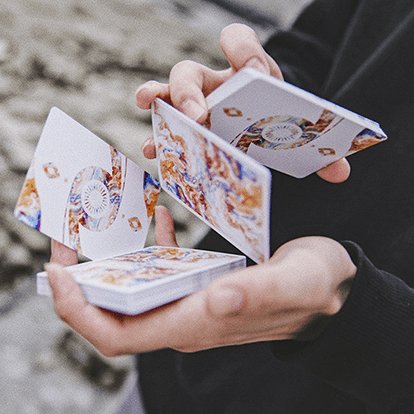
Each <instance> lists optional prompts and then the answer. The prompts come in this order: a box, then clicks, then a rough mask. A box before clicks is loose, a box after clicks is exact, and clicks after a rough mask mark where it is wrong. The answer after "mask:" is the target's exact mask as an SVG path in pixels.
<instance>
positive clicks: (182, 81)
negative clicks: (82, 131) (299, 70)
mask: <svg viewBox="0 0 414 414" xmlns="http://www.w3.org/2000/svg"><path fill="white" fill-rule="evenodd" d="M220 44H221V48H222V50H223V52H224V54H225V56H226V58H227V60H228V62H229V64H230V67H229V68H228V69H225V70H221V71H216V70H212V69H210V68H208V67H206V66H204V65H201V64H199V63H196V62H193V61H190V60H185V61H182V62H179V63H177V64H176V65H175V66H174V67H173V68H172V69H171V73H170V79H169V83H168V84H165V83H159V82H156V81H149V82H146V83H144V84H143V85H141V86H140V87H139V88H138V90H137V92H136V103H137V106H138V107H139V108H141V109H149V108H150V107H151V104H152V102H153V101H154V100H155V99H156V98H161V99H162V100H164V101H166V102H169V103H171V104H172V105H173V106H174V107H176V108H177V109H179V110H180V111H182V112H183V113H185V114H186V115H188V116H189V117H190V118H192V119H194V120H196V121H197V122H200V123H203V122H204V121H205V120H206V118H207V114H208V111H207V103H206V99H205V96H207V95H208V94H210V93H211V92H212V91H213V90H214V89H216V88H217V87H218V86H220V85H221V84H222V83H223V82H225V81H226V80H227V79H229V78H230V77H231V76H232V75H234V73H236V72H237V71H238V70H240V69H242V68H246V67H250V68H254V69H256V70H259V71H260V72H263V73H265V74H267V75H271V76H274V77H276V78H278V79H283V75H282V72H281V70H280V68H279V66H278V65H277V63H276V62H275V61H274V60H273V59H272V58H271V57H270V56H269V55H268V54H267V53H266V52H265V50H264V49H263V47H262V45H261V44H260V41H259V39H258V37H257V35H256V33H255V32H254V30H253V29H251V28H250V27H248V26H245V25H243V24H237V23H236V24H231V25H229V26H227V27H225V28H224V29H223V31H222V33H221V38H220ZM143 153H144V155H145V156H146V157H147V158H155V156H156V154H155V146H154V141H153V139H152V138H149V139H148V140H147V141H146V142H145V143H144V145H143ZM317 174H318V175H319V177H321V178H322V179H324V180H325V181H328V182H331V183H340V182H343V181H345V180H346V179H347V178H348V177H349V174H350V166H349V163H348V161H347V160H346V159H345V158H342V159H340V160H338V161H336V162H334V163H332V164H330V165H328V166H327V167H325V168H322V169H321V170H319V171H318V172H317Z"/></svg>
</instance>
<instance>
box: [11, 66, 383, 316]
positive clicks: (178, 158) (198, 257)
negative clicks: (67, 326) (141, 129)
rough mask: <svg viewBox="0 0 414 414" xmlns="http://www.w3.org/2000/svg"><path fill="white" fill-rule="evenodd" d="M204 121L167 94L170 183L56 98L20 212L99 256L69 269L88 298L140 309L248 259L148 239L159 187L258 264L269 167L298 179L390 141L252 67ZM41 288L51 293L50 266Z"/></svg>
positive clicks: (157, 108) (217, 98)
mask: <svg viewBox="0 0 414 414" xmlns="http://www.w3.org/2000/svg"><path fill="white" fill-rule="evenodd" d="M207 101H208V104H209V117H208V121H207V123H206V124H205V125H204V126H202V125H199V124H197V123H196V122H194V121H193V120H191V119H189V118H188V117H186V116H185V115H183V114H182V113H180V112H178V111H177V110H176V109H174V108H173V107H171V106H170V105H168V104H166V103H165V102H163V101H161V100H159V99H157V100H156V101H155V102H154V104H153V107H152V120H153V132H154V139H155V143H156V147H157V162H158V169H159V178H160V183H159V182H158V181H157V180H156V179H155V178H153V177H151V175H149V174H148V173H147V172H145V171H144V170H142V169H141V168H140V167H139V166H138V165H136V164H135V163H133V162H132V161H131V160H129V159H127V158H126V157H125V156H124V155H122V154H121V153H120V152H119V151H117V150H116V149H115V148H112V147H111V146H109V145H108V144H106V143H105V142H103V141H102V140H101V139H99V138H98V137H97V136H95V135H94V134H92V133H91V132H89V131H88V130H87V129H85V128H84V127H82V126H81V125H80V124H78V123H77V122H76V121H74V120H73V119H71V118H70V117H69V116H67V115H66V114H64V113H63V112H62V111H60V110H58V109H57V108H53V109H52V110H51V112H50V114H49V117H48V119H47V122H46V125H45V127H44V130H43V132H42V136H41V138H40V141H39V144H38V146H37V149H36V153H35V156H34V159H33V162H32V165H31V167H30V169H29V172H28V174H27V177H26V181H25V183H24V186H23V189H22V192H21V195H20V197H19V200H18V203H17V206H16V210H15V215H16V217H17V218H18V219H19V220H21V221H23V222H25V223H26V224H28V225H29V226H31V227H33V228H35V229H37V230H39V231H41V232H43V233H45V234H47V235H48V236H49V237H51V238H53V239H55V240H57V241H60V242H61V243H63V244H65V245H66V246H68V247H70V248H72V249H75V250H77V251H78V252H81V253H82V254H84V255H85V256H87V257H89V258H91V259H93V260H97V259H106V260H99V261H92V262H89V263H86V264H81V265H77V266H72V267H69V268H68V270H69V271H70V272H71V273H72V274H73V275H74V276H75V278H76V280H77V281H78V282H79V283H80V285H81V287H82V289H83V291H84V293H85V295H86V297H87V299H88V300H89V301H90V302H91V303H94V304H97V305H99V306H102V307H104V308H107V309H110V310H114V311H117V312H122V313H127V314H135V313H140V312H144V311H146V310H148V309H151V308H154V307H156V306H160V305H162V304H164V303H167V302H169V301H172V300H176V299H178V298H180V297H182V296H184V295H187V294H189V293H191V292H194V291H196V290H198V289H201V288H203V287H205V286H206V285H207V283H209V282H210V281H211V280H212V279H213V278H216V277H218V276H220V275H222V274H224V273H225V272H227V271H230V270H234V269H237V268H242V267H244V266H245V258H244V257H243V256H235V255H226V254H222V253H215V252H205V251H197V250H189V249H180V248H162V247H150V248H147V249H143V247H144V244H145V240H146V237H147V233H148V227H149V223H150V220H151V217H152V215H153V211H154V207H155V205H156V203H157V199H158V194H159V191H160V186H161V188H162V189H163V190H164V191H166V192H167V193H168V194H169V195H171V196H172V197H173V198H174V199H175V200H176V201H177V202H179V203H181V204H182V205H183V206H185V207H186V208H187V209H188V210H189V211H191V212H192V213H193V214H195V215H196V216H197V217H198V218H199V219H200V220H203V221H204V222H205V223H206V224H207V225H209V226H210V227H211V228H212V229H214V230H215V231H217V232H218V233H219V234H221V235H222V236H223V237H225V238H226V239H227V240H228V241H229V242H230V243H232V244H233V245H234V246H236V247H237V248H238V249H239V250H240V251H241V252H243V253H244V254H245V255H247V256H248V257H250V258H251V259H252V260H254V261H255V262H256V263H263V262H265V261H266V260H268V258H269V253H270V252H269V217H270V191H271V174H270V171H269V170H268V169H267V168H266V167H265V166H268V167H271V168H273V169H276V170H278V171H281V172H284V173H286V174H289V175H292V176H294V177H297V178H301V177H305V176H307V175H309V174H311V173H313V172H315V171H317V170H319V169H320V168H323V167H325V166H326V165H328V164H330V163H332V162H334V161H336V160H338V159H340V158H342V157H344V156H347V155H350V154H352V153H354V152H357V151H360V150H362V149H365V148H367V147H369V146H372V145H374V144H377V143H379V142H382V141H383V140H385V139H386V135H385V134H384V132H383V131H382V130H381V128H380V127H379V125H378V124H376V123H375V122H373V121H370V120H368V119H365V118H363V117H361V116H359V115H356V114H354V113H352V112H350V111H347V110H345V109H343V108H340V107H338V106H336V105H334V104H332V103H330V102H327V101H325V100H323V99H321V98H318V97H316V96H314V95H312V94H310V93H308V92H306V91H303V90H301V89H299V88H296V87H294V86H292V85H289V84H287V83H285V82H282V81H279V80H277V79H275V78H272V77H270V76H265V75H263V74H261V73H259V72H256V71H254V70H251V69H246V70H243V71H241V72H239V73H238V74H236V75H235V76H234V77H232V78H231V79H230V80H229V81H228V82H226V83H224V84H223V85H222V86H220V87H219V88H218V89H217V90H216V91H214V92H213V93H212V94H211V95H210V96H209V97H208V98H207ZM38 291H39V293H42V294H48V293H49V289H48V285H47V276H46V274H45V273H40V274H39V275H38Z"/></svg>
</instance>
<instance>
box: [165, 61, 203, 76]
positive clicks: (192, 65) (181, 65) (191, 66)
mask: <svg viewBox="0 0 414 414" xmlns="http://www.w3.org/2000/svg"><path fill="white" fill-rule="evenodd" d="M198 67H199V64H198V63H197V62H194V61H193V60H189V59H186V60H182V61H181V62H178V63H176V64H175V65H174V66H173V67H172V69H171V73H175V72H183V71H188V70H196V69H198Z"/></svg>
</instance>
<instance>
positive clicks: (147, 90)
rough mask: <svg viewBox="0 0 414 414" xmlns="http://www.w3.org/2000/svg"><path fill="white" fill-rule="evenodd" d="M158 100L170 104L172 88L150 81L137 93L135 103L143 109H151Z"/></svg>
mask: <svg viewBox="0 0 414 414" xmlns="http://www.w3.org/2000/svg"><path fill="white" fill-rule="evenodd" d="M156 98H160V99H162V100H163V101H166V102H170V88H169V86H168V84H166V83H160V82H157V81H148V82H146V83H144V84H143V85H141V86H140V87H139V88H138V89H137V91H136V92H135V103H136V105H137V106H138V107H139V108H141V109H150V108H151V104H152V102H153V101H155V99H156Z"/></svg>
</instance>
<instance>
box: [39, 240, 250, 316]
mask: <svg viewBox="0 0 414 414" xmlns="http://www.w3.org/2000/svg"><path fill="white" fill-rule="evenodd" d="M245 266H246V259H245V257H243V256H237V255H230V254H223V253H215V252H208V251H202V250H194V249H182V248H177V247H160V246H152V247H147V248H146V249H142V250H139V251H138V252H135V253H131V254H125V255H122V256H118V257H114V258H112V259H105V260H98V261H91V262H87V263H82V264H79V265H76V266H70V267H68V268H67V269H68V271H69V272H70V273H71V274H72V276H73V277H74V278H75V280H76V281H77V282H78V283H79V284H80V285H81V287H82V290H83V293H84V294H85V297H86V299H87V300H88V301H89V302H91V303H94V304H95V305H98V306H101V307H103V308H106V309H110V310H112V311H115V312H120V313H124V314H127V315H135V314H138V313H141V312H145V311H147V310H149V309H153V308H154V307H157V306H160V305H163V304H165V303H168V302H171V301H174V300H176V299H179V298H182V297H183V296H186V295H188V294H190V293H193V292H196V291H198V290H201V289H203V288H205V287H206V286H207V285H208V284H209V283H210V282H212V281H213V280H214V279H216V278H218V277H220V276H222V275H223V274H224V273H226V272H229V271H232V270H236V269H239V268H243V267H245ZM37 289H38V293H40V294H44V295H50V289H49V285H48V282H47V274H46V272H42V273H39V274H38V277H37Z"/></svg>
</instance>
